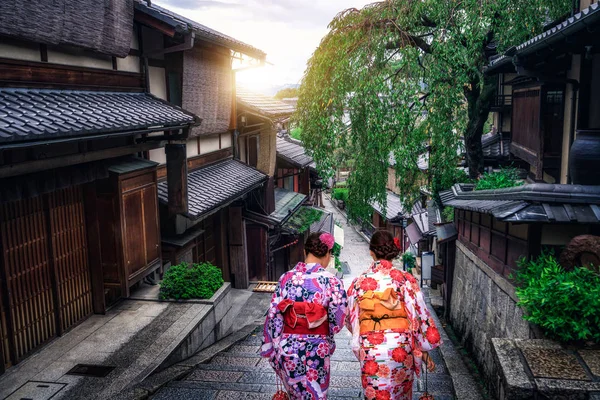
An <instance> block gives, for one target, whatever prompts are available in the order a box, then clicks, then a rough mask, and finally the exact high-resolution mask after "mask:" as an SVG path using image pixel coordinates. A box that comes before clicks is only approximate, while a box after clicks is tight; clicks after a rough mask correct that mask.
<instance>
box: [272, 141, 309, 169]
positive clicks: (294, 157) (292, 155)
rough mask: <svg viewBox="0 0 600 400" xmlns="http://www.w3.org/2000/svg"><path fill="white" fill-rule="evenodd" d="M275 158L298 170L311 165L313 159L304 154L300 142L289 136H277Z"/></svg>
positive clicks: (304, 151)
mask: <svg viewBox="0 0 600 400" xmlns="http://www.w3.org/2000/svg"><path fill="white" fill-rule="evenodd" d="M277 156H279V157H281V158H283V159H284V160H286V161H287V162H289V163H291V164H293V165H295V166H297V167H299V168H306V167H307V166H311V165H312V164H313V159H312V157H310V156H309V155H307V154H306V150H305V149H304V147H303V146H302V142H301V141H299V140H295V139H292V138H291V137H289V136H284V137H280V136H279V135H278V136H277Z"/></svg>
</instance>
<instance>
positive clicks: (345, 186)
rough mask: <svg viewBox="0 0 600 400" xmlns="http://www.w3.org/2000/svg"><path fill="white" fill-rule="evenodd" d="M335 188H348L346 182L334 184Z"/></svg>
mask: <svg viewBox="0 0 600 400" xmlns="http://www.w3.org/2000/svg"><path fill="white" fill-rule="evenodd" d="M335 187H336V188H347V187H348V182H346V181H342V182H336V183H335Z"/></svg>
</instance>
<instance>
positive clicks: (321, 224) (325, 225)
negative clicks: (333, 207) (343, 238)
mask: <svg viewBox="0 0 600 400" xmlns="http://www.w3.org/2000/svg"><path fill="white" fill-rule="evenodd" d="M318 210H319V211H323V214H321V219H320V220H318V221H317V222H315V223H314V224H312V225H311V226H310V231H311V233H312V232H327V233H331V234H332V235H333V231H334V226H335V222H334V220H333V213H331V212H329V211H326V210H323V209H321V208H318Z"/></svg>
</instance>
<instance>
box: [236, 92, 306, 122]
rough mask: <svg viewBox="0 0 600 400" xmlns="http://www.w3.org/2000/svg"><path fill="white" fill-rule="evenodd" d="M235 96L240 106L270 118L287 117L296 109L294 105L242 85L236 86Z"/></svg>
mask: <svg viewBox="0 0 600 400" xmlns="http://www.w3.org/2000/svg"><path fill="white" fill-rule="evenodd" d="M236 97H237V101H238V103H239V104H240V105H241V106H242V107H245V108H246V109H248V110H249V111H251V112H254V113H256V114H259V115H261V116H263V117H267V118H270V119H282V118H288V117H289V116H291V115H292V114H293V113H294V111H296V109H295V108H294V106H291V105H289V104H287V103H284V102H282V101H279V100H277V99H275V98H273V97H270V96H266V95H264V94H261V93H255V92H252V91H250V90H248V89H245V88H242V87H237V88H236Z"/></svg>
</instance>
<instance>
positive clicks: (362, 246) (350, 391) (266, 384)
mask: <svg viewBox="0 0 600 400" xmlns="http://www.w3.org/2000/svg"><path fill="white" fill-rule="evenodd" d="M326 205H327V209H328V210H329V211H331V212H333V213H334V218H335V219H336V220H337V221H338V222H340V223H341V225H342V228H343V229H344V236H345V237H344V249H343V250H342V253H341V256H340V258H341V260H342V261H346V262H348V264H349V266H350V270H351V273H350V274H348V275H346V276H344V286H345V287H348V285H349V284H350V282H351V281H352V279H354V277H356V276H357V275H358V274H360V272H362V271H364V270H365V269H366V268H367V267H368V266H369V265H370V263H371V261H372V260H371V258H370V256H369V249H368V244H367V243H366V242H365V240H364V239H363V237H362V236H361V235H360V234H358V233H357V232H356V230H355V229H354V228H353V227H352V226H351V225H349V224H348V222H347V221H346V218H345V216H344V215H343V214H342V213H340V212H339V210H337V209H335V208H334V207H332V205H331V203H330V202H329V200H328V199H327V200H326ZM428 293H429V292H428V291H425V294H426V296H427V297H428ZM430 309H431V307H430ZM431 311H432V312H433V309H431ZM438 323H439V320H438ZM440 328H441V326H440ZM261 336H262V327H261V326H257V327H256V329H255V330H254V331H253V332H252V333H251V334H250V335H248V336H247V337H246V338H243V339H241V340H240V341H238V342H237V343H235V344H234V345H233V346H231V347H230V348H228V349H226V350H225V351H222V352H220V353H218V354H217V355H216V356H214V357H213V358H212V359H211V360H210V361H209V362H208V363H205V364H199V365H196V367H195V368H194V369H193V370H192V372H191V373H189V374H188V375H187V376H185V377H184V378H183V379H181V380H178V381H171V382H169V383H168V384H167V385H166V386H165V387H163V388H162V389H161V390H160V391H158V392H157V393H156V394H155V395H154V397H153V399H155V400H166V399H173V398H177V399H211V400H212V399H271V397H272V395H273V393H274V392H275V390H276V380H275V374H274V372H273V370H272V369H271V367H270V365H269V364H268V362H267V360H266V359H262V358H260V356H259V351H260V345H261ZM442 337H443V338H445V339H446V343H445V344H444V345H443V347H444V348H453V346H452V343H451V342H450V341H449V340H448V338H447V336H446V335H445V332H442ZM349 340H350V333H349V332H348V331H347V330H346V329H344V330H343V331H342V332H341V333H340V334H339V335H338V336H336V343H337V350H336V352H335V354H334V355H333V356H332V366H331V384H330V391H329V398H330V399H360V398H362V397H361V394H362V390H361V381H360V365H359V363H358V361H357V360H356V358H355V357H354V354H353V353H352V351H351V349H350V344H349ZM431 356H432V357H433V359H434V360H435V362H436V365H437V367H436V370H435V371H434V372H433V373H429V374H428V377H427V381H428V382H427V384H428V385H427V386H428V390H429V392H430V393H432V394H433V395H434V396H435V398H436V399H437V400H446V399H454V398H455V394H454V387H453V378H452V377H451V376H450V374H449V370H448V368H447V366H446V363H445V361H444V358H443V357H442V351H441V350H440V349H436V350H434V351H433V352H431ZM459 361H460V360H457V359H455V358H453V359H452V362H453V363H455V364H456V363H457V362H459ZM460 362H462V361H460ZM464 369H466V368H464ZM424 390H425V380H424V376H422V377H421V378H418V379H415V383H414V389H413V391H414V396H413V397H414V398H415V399H418V398H419V396H420V395H421V394H422V392H423V391H424ZM460 398H464V399H467V398H468V399H478V398H479V397H478V396H464V397H460Z"/></svg>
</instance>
